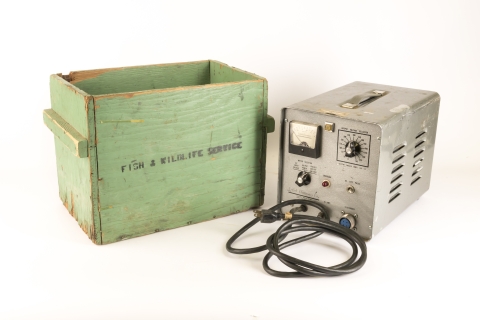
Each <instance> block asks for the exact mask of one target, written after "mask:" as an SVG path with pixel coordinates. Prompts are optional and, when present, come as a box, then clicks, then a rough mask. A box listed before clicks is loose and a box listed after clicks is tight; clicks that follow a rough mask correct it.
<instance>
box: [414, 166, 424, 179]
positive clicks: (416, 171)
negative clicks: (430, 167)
mask: <svg viewBox="0 0 480 320" xmlns="http://www.w3.org/2000/svg"><path fill="white" fill-rule="evenodd" d="M422 169H423V167H420V168H418V169H417V170H415V171H413V173H412V177H413V176H414V175H416V174H417V173H419V172H420V171H421V170H422Z"/></svg>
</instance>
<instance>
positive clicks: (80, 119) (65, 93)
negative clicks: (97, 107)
mask: <svg viewBox="0 0 480 320" xmlns="http://www.w3.org/2000/svg"><path fill="white" fill-rule="evenodd" d="M89 99H90V98H89V96H88V94H87V93H85V92H84V91H82V90H80V89H78V88H76V87H75V86H73V85H72V84H71V83H69V82H67V81H65V80H64V79H63V78H62V77H60V76H58V75H56V74H54V75H51V76H50V101H51V106H52V109H53V110H54V111H55V112H56V113H58V115H59V116H60V117H62V118H63V119H64V120H65V121H66V122H68V123H69V124H70V125H71V126H72V127H74V128H75V130H77V131H78V132H79V133H80V134H81V135H82V136H84V137H88V115H87V113H88V112H87V109H86V108H85V106H86V104H87V103H88V100H89ZM89 142H90V141H89Z"/></svg>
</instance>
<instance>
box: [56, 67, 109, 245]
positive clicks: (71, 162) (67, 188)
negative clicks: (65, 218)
mask: <svg viewBox="0 0 480 320" xmlns="http://www.w3.org/2000/svg"><path fill="white" fill-rule="evenodd" d="M50 96H51V105H52V110H53V111H54V112H55V114H58V116H59V117H61V118H62V119H63V120H64V124H63V125H64V126H66V124H68V125H69V126H71V127H73V128H74V129H75V130H76V131H77V132H78V134H79V135H81V136H82V137H85V139H87V140H88V149H89V150H88V155H89V156H88V157H86V158H79V157H77V156H75V155H74V154H73V153H72V152H71V149H70V148H69V147H67V145H66V144H65V141H62V140H61V139H60V137H58V136H55V152H56V158H57V176H58V185H59V194H60V199H61V200H62V202H63V204H64V205H65V207H66V208H67V210H68V211H69V212H70V214H71V215H72V216H73V217H74V218H75V219H76V220H77V221H78V224H79V225H80V227H81V228H82V229H83V231H85V233H86V234H87V235H88V237H89V238H90V239H92V241H93V242H95V243H99V242H100V239H99V236H100V233H97V232H96V230H95V227H96V226H97V228H98V227H99V225H100V224H99V221H98V210H95V208H94V202H93V201H92V199H95V197H96V196H97V195H96V194H95V193H94V191H95V188H96V187H95V186H96V184H97V183H96V181H95V183H94V184H93V183H92V177H93V176H95V173H94V172H95V171H96V168H97V165H96V151H95V150H96V149H95V139H94V138H93V137H94V136H95V132H94V131H93V132H92V129H94V114H93V106H94V105H93V99H92V97H90V96H89V95H88V94H86V93H85V92H83V91H82V90H79V89H78V88H76V87H75V86H73V85H71V84H70V83H68V82H67V81H65V80H64V79H63V78H62V77H60V76H58V75H52V76H51V77H50ZM90 124H91V125H90ZM89 125H90V126H89ZM92 126H93V127H92ZM95 214H96V215H97V218H96V217H95ZM95 221H97V225H95Z"/></svg>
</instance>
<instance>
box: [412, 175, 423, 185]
mask: <svg viewBox="0 0 480 320" xmlns="http://www.w3.org/2000/svg"><path fill="white" fill-rule="evenodd" d="M421 178H422V176H418V177H416V178H415V179H413V180H412V183H410V185H413V184H414V183H415V182H417V181H418V180H420V179H421Z"/></svg>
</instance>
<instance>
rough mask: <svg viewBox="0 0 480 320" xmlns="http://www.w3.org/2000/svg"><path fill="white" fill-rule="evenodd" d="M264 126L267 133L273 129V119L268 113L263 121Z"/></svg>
mask: <svg viewBox="0 0 480 320" xmlns="http://www.w3.org/2000/svg"><path fill="white" fill-rule="evenodd" d="M265 126H266V127H267V133H272V132H274V131H275V119H274V118H273V117H272V116H269V115H268V114H267V120H266V121H265Z"/></svg>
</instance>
